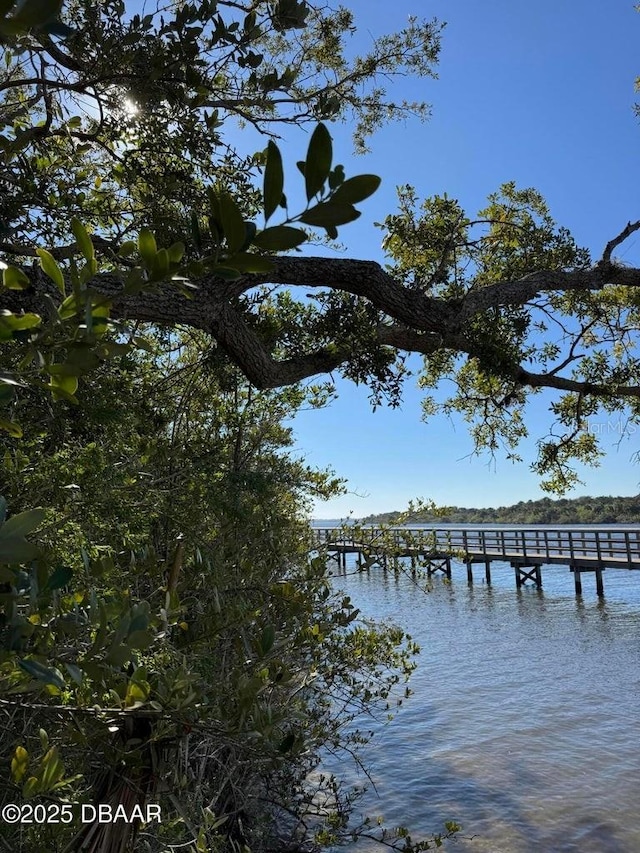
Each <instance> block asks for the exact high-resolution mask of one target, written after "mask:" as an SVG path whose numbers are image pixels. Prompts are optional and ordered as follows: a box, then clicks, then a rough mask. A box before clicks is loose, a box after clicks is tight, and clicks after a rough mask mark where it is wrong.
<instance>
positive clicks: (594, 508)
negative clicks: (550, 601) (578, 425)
mask: <svg viewBox="0 0 640 853" xmlns="http://www.w3.org/2000/svg"><path fill="white" fill-rule="evenodd" d="M401 516H402V520H403V521H404V522H405V523H407V522H406V514H404V513H400V512H383V513H380V514H378V515H370V516H367V518H365V519H364V521H365V522H366V523H368V524H375V523H378V524H393V523H394V522H396V521H398V520H399V519H400V517H401ZM427 522H435V523H439V524H442V523H444V524H455V523H462V524H485V523H491V524H494V523H496V524H497V523H499V524H616V523H620V524H635V523H636V522H640V495H636V496H635V497H630V498H622V497H612V496H610V495H607V496H606V497H595V498H593V497H588V496H585V497H580V498H573V499H568V498H561V499H559V500H552V499H551V498H542V499H541V500H537V501H519V502H518V503H517V504H513V505H512V506H499V507H497V508H495V507H483V508H480V509H477V508H476V509H473V508H468V507H444V508H442V509H438V510H430V509H427V510H425V511H419V512H416V513H415V514H413V515H411V516H410V519H409V521H408V523H415V524H423V523H427Z"/></svg>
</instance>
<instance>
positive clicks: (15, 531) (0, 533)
mask: <svg viewBox="0 0 640 853" xmlns="http://www.w3.org/2000/svg"><path fill="white" fill-rule="evenodd" d="M45 515H46V513H45V511H44V510H43V509H42V507H36V508H35V509H27V510H25V511H24V512H19V513H18V514H17V515H12V516H11V518H10V519H9V520H8V521H5V523H4V524H3V525H2V527H0V538H1V539H4V538H5V537H6V536H25V535H26V534H27V533H31V531H32V530H35V529H36V527H39V526H40V525H41V524H42V522H43V521H44V519H45Z"/></svg>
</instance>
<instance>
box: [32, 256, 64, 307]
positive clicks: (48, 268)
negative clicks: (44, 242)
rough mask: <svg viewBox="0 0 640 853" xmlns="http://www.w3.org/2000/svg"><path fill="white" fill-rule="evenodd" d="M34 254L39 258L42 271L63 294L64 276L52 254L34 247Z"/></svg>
mask: <svg viewBox="0 0 640 853" xmlns="http://www.w3.org/2000/svg"><path fill="white" fill-rule="evenodd" d="M36 254H37V255H38V257H39V258H40V265H41V266H42V269H43V271H44V272H45V274H46V275H48V276H49V278H50V279H51V281H52V282H53V283H54V284H55V285H56V287H57V288H58V290H59V291H60V293H62V295H63V296H64V292H65V291H64V276H63V275H62V270H61V269H60V267H59V266H58V262H57V261H56V259H55V258H54V257H53V255H51V254H50V253H49V252H47V250H46V249H36Z"/></svg>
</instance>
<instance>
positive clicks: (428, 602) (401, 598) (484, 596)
mask: <svg viewBox="0 0 640 853" xmlns="http://www.w3.org/2000/svg"><path fill="white" fill-rule="evenodd" d="M354 568H355V564H354V562H353V561H352V560H350V562H349V563H348V572H351V573H348V574H347V575H346V576H338V577H337V578H336V585H337V586H339V587H341V588H342V589H344V590H345V592H347V593H348V594H350V595H351V597H352V598H353V600H354V603H355V604H356V605H357V606H358V607H360V609H361V610H362V612H363V613H364V614H366V615H367V616H372V617H375V618H378V619H380V618H382V619H390V620H391V621H393V622H395V623H396V624H399V625H401V626H402V627H403V628H405V629H406V630H407V631H408V632H409V633H410V634H411V635H412V636H413V637H414V639H415V640H417V641H418V642H419V644H420V646H421V648H422V652H421V655H420V659H419V668H418V670H417V671H416V673H415V674H414V676H413V678H412V681H411V687H412V689H413V691H414V695H413V696H412V697H411V698H410V699H409V700H408V701H407V702H406V703H405V704H404V706H403V708H402V709H401V710H400V712H399V714H398V716H397V717H396V719H395V720H394V721H393V722H392V723H391V724H390V725H388V726H387V725H384V724H382V723H380V724H379V725H378V726H376V739H375V742H374V744H373V745H371V746H370V747H369V748H368V749H367V751H366V753H365V756H366V760H367V763H368V766H369V768H370V770H371V774H372V778H373V781H374V783H375V786H376V789H377V796H376V794H375V793H374V792H372V791H371V792H369V793H368V794H367V795H366V798H365V800H364V801H363V802H362V803H361V811H362V812H363V813H367V814H370V815H377V814H382V815H384V818H385V822H386V823H387V824H388V825H394V824H396V823H403V824H405V825H408V826H409V827H410V828H411V829H412V833H413V837H414V839H415V838H417V837H418V835H419V834H420V833H423V834H425V835H427V834H430V833H432V832H434V831H439V830H441V829H442V823H443V821H444V820H446V819H451V820H456V821H458V822H459V823H461V824H462V825H463V833H462V834H463V835H465V836H474V838H473V840H464V839H461V840H459V841H457V842H456V843H455V844H454V843H450V842H449V843H448V844H447V849H451V850H456V851H461V852H462V851H464V853H467V851H476V853H534V851H536V853H538V851H542V853H556V851H566V853H574V851H575V853H578V852H579V853H638V851H640V812H639V810H638V804H639V799H640V749H639V748H638V734H639V732H638V729H639V722H640V708H639V702H638V700H639V698H640V665H639V662H640V654H639V653H640V571H632V572H630V571H626V570H616V569H609V570H606V571H605V572H604V584H605V598H604V600H598V598H597V596H596V594H595V581H594V578H593V576H592V575H590V574H585V575H583V590H584V595H583V596H582V597H581V598H576V596H575V593H574V589H573V576H572V575H571V574H570V572H569V571H568V569H566V568H563V567H559V566H553V567H543V570H542V571H543V585H544V588H543V590H537V589H536V588H535V587H534V586H533V585H531V584H527V585H526V586H525V587H522V588H521V589H520V590H517V589H516V588H515V581H514V575H513V570H512V569H511V568H510V567H509V566H508V565H507V564H500V563H494V564H493V565H492V581H493V582H492V585H491V586H487V584H486V582H484V580H483V579H481V578H480V575H481V570H480V568H478V567H475V569H474V572H475V574H476V575H477V576H478V577H477V579H476V582H475V584H474V585H473V586H468V585H467V580H466V569H465V567H464V566H462V565H460V564H456V563H454V564H453V581H452V583H447V582H446V581H445V580H444V579H443V578H440V577H437V578H435V579H434V581H433V584H432V588H431V591H430V592H429V593H427V594H425V593H423V592H421V591H420V590H419V589H418V588H416V586H415V585H414V584H413V583H412V582H411V579H410V578H408V577H405V576H400V577H396V576H395V575H394V573H392V572H389V573H387V574H384V573H383V572H382V570H381V569H378V568H373V569H372V570H371V572H370V573H369V574H357V573H356V574H354V573H353V569H354ZM366 727H367V728H372V726H371V725H370V724H369V723H367V726H366ZM358 781H360V782H363V781H365V780H364V779H360V780H358ZM347 849H349V848H347ZM354 849H356V850H359V851H366V850H368V849H371V850H373V849H376V848H374V847H373V846H371V847H367V844H366V843H364V842H362V843H359V844H358V845H357V846H355V848H354Z"/></svg>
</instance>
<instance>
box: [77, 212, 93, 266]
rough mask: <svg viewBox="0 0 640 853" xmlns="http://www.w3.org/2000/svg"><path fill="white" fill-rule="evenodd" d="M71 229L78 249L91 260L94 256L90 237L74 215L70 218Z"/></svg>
mask: <svg viewBox="0 0 640 853" xmlns="http://www.w3.org/2000/svg"><path fill="white" fill-rule="evenodd" d="M71 230H72V231H73V236H74V237H75V238H76V242H77V244H78V248H79V249H80V251H81V253H82V255H83V257H84V258H85V259H86V260H87V261H92V260H93V259H94V257H95V250H94V248H93V243H92V242H91V237H90V236H89V232H88V231H87V229H86V228H85V227H84V225H83V224H82V222H80V220H79V219H77V218H76V217H75V216H74V217H73V219H72V220H71Z"/></svg>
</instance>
